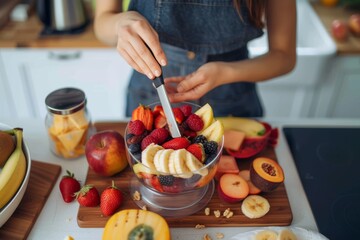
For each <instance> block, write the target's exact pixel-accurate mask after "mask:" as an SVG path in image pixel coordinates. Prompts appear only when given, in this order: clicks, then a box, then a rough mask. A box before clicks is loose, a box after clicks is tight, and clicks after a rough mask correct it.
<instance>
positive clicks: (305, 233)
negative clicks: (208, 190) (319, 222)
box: [231, 227, 328, 240]
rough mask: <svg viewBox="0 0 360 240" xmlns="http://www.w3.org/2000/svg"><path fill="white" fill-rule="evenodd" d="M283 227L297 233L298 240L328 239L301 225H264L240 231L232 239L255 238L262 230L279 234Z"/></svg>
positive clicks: (251, 239) (247, 239) (246, 239)
mask: <svg viewBox="0 0 360 240" xmlns="http://www.w3.org/2000/svg"><path fill="white" fill-rule="evenodd" d="M283 229H289V230H291V231H292V232H293V233H294V234H295V235H296V237H297V240H328V238H327V237H325V236H324V235H322V234H321V233H319V232H314V231H310V230H307V229H304V228H299V227H264V228H259V229H256V230H254V231H249V232H244V233H240V234H238V235H235V236H233V237H232V238H231V239H232V240H254V239H255V238H254V237H255V235H256V234H257V233H258V232H260V231H263V230H272V231H275V232H277V233H278V234H279V233H280V231H281V230H283Z"/></svg>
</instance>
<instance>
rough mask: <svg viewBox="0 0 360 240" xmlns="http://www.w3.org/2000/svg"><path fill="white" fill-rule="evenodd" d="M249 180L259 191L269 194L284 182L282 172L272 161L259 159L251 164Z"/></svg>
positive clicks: (263, 158)
mask: <svg viewBox="0 0 360 240" xmlns="http://www.w3.org/2000/svg"><path fill="white" fill-rule="evenodd" d="M250 180H251V182H252V183H253V184H254V185H255V186H256V187H257V188H259V189H260V190H261V191H263V192H271V191H273V190H275V189H276V188H277V187H278V186H279V185H280V184H281V183H282V182H284V172H283V170H282V168H281V166H280V165H279V164H278V163H277V162H275V161H274V160H272V159H270V158H265V157H259V158H256V159H254V160H253V161H252V163H251V166H250Z"/></svg>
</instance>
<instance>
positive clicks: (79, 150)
mask: <svg viewBox="0 0 360 240" xmlns="http://www.w3.org/2000/svg"><path fill="white" fill-rule="evenodd" d="M89 127H90V124H89V121H88V120H87V118H86V115H85V111H84V110H80V111H77V112H75V113H72V114H69V115H54V119H53V122H52V124H51V126H50V127H49V129H48V133H49V136H50V139H51V140H52V141H53V144H54V151H55V153H56V154H57V155H60V156H62V157H64V158H76V157H79V156H81V155H83V154H84V152H85V143H86V139H87V134H88V130H89Z"/></svg>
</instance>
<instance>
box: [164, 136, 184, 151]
mask: <svg viewBox="0 0 360 240" xmlns="http://www.w3.org/2000/svg"><path fill="white" fill-rule="evenodd" d="M189 145H190V141H189V140H188V139H187V138H185V137H178V138H173V139H171V140H169V141H167V142H165V143H164V144H163V145H162V147H163V148H165V149H175V150H176V149H181V148H187V147H188V146H189Z"/></svg>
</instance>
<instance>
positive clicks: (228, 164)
mask: <svg viewBox="0 0 360 240" xmlns="http://www.w3.org/2000/svg"><path fill="white" fill-rule="evenodd" d="M239 171H240V170H239V167H238V165H237V163H236V160H235V158H234V157H232V156H228V155H222V156H221V157H220V160H219V163H218V168H217V171H216V174H215V179H216V180H219V179H220V177H221V176H222V175H223V174H225V173H235V174H238V173H239Z"/></svg>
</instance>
